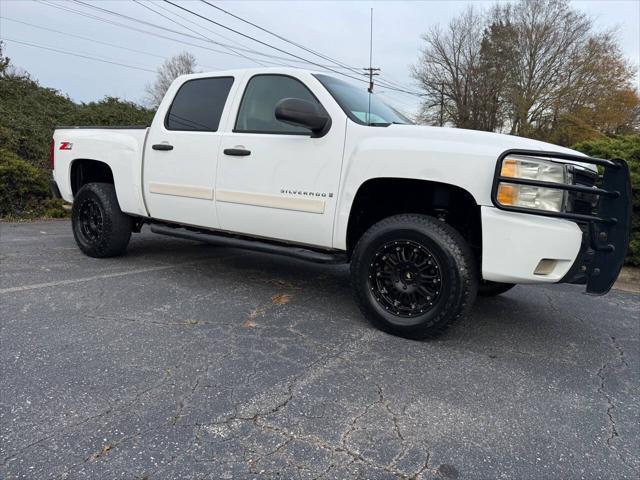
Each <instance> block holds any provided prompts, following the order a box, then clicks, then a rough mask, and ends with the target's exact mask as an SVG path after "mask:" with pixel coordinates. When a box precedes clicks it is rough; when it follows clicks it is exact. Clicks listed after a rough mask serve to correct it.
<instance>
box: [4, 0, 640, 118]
mask: <svg viewBox="0 0 640 480" xmlns="http://www.w3.org/2000/svg"><path fill="white" fill-rule="evenodd" d="M82 1H84V2H88V3H90V4H91V5H94V6H99V7H102V8H104V9H109V10H112V11H114V12H118V13H121V14H124V15H129V16H131V17H134V18H135V19H137V20H138V21H137V22H132V21H130V20H127V19H124V18H121V17H116V16H113V15H111V14H109V13H106V12H100V11H98V10H95V9H92V8H91V7H89V6H84V5H80V4H78V3H74V2H73V1H61V0H44V2H36V1H31V0H0V16H1V17H2V18H1V19H0V37H1V38H3V39H6V40H7V42H6V53H7V54H8V56H9V57H11V59H12V62H13V63H14V65H16V66H18V67H21V68H23V69H25V70H27V71H28V72H30V73H31V75H32V76H33V77H34V78H36V79H37V80H38V81H40V83H41V84H42V85H44V86H47V87H53V88H56V89H58V90H60V91H61V92H64V93H66V94H68V95H69V96H70V97H71V98H72V99H73V100H76V101H85V102H86V101H91V100H97V99H100V98H102V97H104V96H105V95H110V96H118V97H121V98H126V99H128V100H133V101H137V102H140V101H142V100H143V98H144V92H143V90H144V86H145V84H147V83H149V82H151V81H152V80H153V78H154V73H153V71H154V70H155V69H156V68H157V66H158V65H159V64H160V63H162V60H163V58H168V57H171V56H172V55H175V54H176V53H178V52H180V51H183V50H188V51H190V52H191V53H193V54H194V55H195V57H196V58H197V61H198V65H199V70H221V69H228V68H238V67H249V66H257V64H256V63H255V62H254V61H252V60H248V59H246V58H242V57H238V56H234V55H235V53H234V54H233V55H230V54H228V53H229V50H228V49H226V48H225V47H221V46H219V45H213V44H211V43H209V44H207V43H205V42H203V41H201V40H198V39H193V38H191V39H190V38H187V37H181V36H180V35H179V34H175V33H172V32H169V31H164V32H163V31H162V30H158V29H156V28H154V27H152V26H149V25H145V24H144V23H142V22H145V21H146V22H151V23H154V24H157V25H161V26H163V27H166V28H168V29H172V30H180V31H183V32H186V33H188V34H189V35H196V33H194V32H190V31H188V30H186V29H184V28H183V27H181V26H179V25H176V24H175V23H172V22H171V21H170V20H168V19H166V18H163V17H162V16H160V15H158V14H157V13H154V12H152V11H150V10H148V9H146V8H144V6H141V5H139V4H136V3H134V2H133V1H129V0H103V1H95V0H82ZM172 1H174V2H177V3H179V4H180V5H182V6H184V7H185V8H188V9H190V10H193V11H195V12H197V13H199V14H201V15H203V16H205V17H208V18H211V19H213V20H216V21H218V22H220V23H223V24H225V25H227V26H229V27H231V28H234V29H236V30H239V31H242V32H243V33H246V34H248V35H251V36H255V37H257V38H259V39H261V40H263V41H265V42H267V43H271V44H273V45H275V46H278V47H280V48H282V49H285V50H287V51H291V52H294V53H296V54H297V55H299V56H301V57H305V58H309V59H312V58H313V59H314V60H316V61H318V62H321V63H327V62H325V61H324V60H321V59H318V58H317V57H313V56H312V55H311V54H309V53H307V52H304V51H301V50H297V49H295V47H293V46H291V45H289V44H286V43H283V42H281V41H279V40H278V39H275V38H273V37H271V36H269V35H267V34H265V33H263V32H260V31H258V30H256V29H255V28H253V27H251V26H249V25H247V24H245V23H242V22H240V21H238V20H236V19H234V18H232V17H229V16H227V15H225V14H224V13H222V12H220V11H217V10H215V9H214V8H212V7H210V6H208V5H205V4H204V3H201V2H199V1H195V0H193V1H183V0H172ZM45 2H46V3H45ZM47 3H48V4H49V5H47ZM145 3H146V1H145ZM212 3H215V4H217V5H220V6H221V7H223V8H225V9H226V10H228V11H230V12H232V13H234V14H236V15H238V16H241V17H243V18H245V19H247V20H250V21H252V22H254V23H256V24H258V25H260V26H262V27H264V28H267V29H269V30H272V31H274V32H277V33H278V34H280V35H282V36H284V37H287V38H288V39H291V40H294V41H296V42H298V43H300V44H303V45H305V46H307V47H309V48H311V49H313V50H316V51H319V52H321V53H323V54H325V55H328V56H330V57H332V58H334V59H338V60H340V61H341V62H344V63H345V64H348V65H350V66H354V67H364V66H367V64H368V62H369V14H370V8H372V7H373V9H374V39H373V44H374V48H373V57H374V59H373V63H374V66H377V67H380V68H382V73H383V76H382V77H381V78H385V79H387V80H392V81H394V82H396V83H397V84H402V85H404V86H406V87H407V88H409V89H415V88H416V87H415V86H414V85H413V84H412V80H411V78H410V76H409V66H410V65H411V64H413V63H414V62H415V61H416V59H417V56H418V50H419V48H420V46H421V41H420V35H421V33H422V32H424V31H425V30H426V29H427V28H429V27H430V26H431V25H434V24H438V23H440V24H446V23H447V22H448V21H449V20H450V19H451V18H452V17H454V16H456V15H458V14H459V13H460V12H461V11H462V10H463V9H464V8H465V7H466V6H467V5H469V4H473V5H476V6H478V7H479V8H486V7H487V6H489V5H491V4H492V3H494V2H491V1H480V0H477V1H457V0H450V1H436V0H433V1H424V2H402V1H394V2H371V1H351V2H350V1H341V2H328V1H316V2H292V1H291V2H284V1H280V2H273V1H233V2H231V1H227V2H214V1H213V0H212ZM572 3H573V5H574V7H575V8H578V9H580V10H582V11H584V12H586V13H587V14H589V15H590V16H592V17H593V18H594V20H595V21H596V25H597V27H598V28H600V29H609V28H617V29H618V33H619V39H620V43H621V46H622V49H623V52H624V54H625V55H626V56H627V57H628V58H629V60H630V61H631V62H633V63H634V64H635V65H638V64H639V63H640V0H603V1H599V0H580V1H578V0H576V1H574V2H572ZM52 4H53V5H54V6H51V5H52ZM147 5H149V6H150V7H152V8H154V9H155V10H157V11H159V12H161V13H163V14H166V15H168V16H170V17H171V18H173V19H174V20H176V21H179V22H181V23H183V24H184V25H186V26H188V27H189V28H192V29H194V30H196V31H197V32H200V34H201V35H205V36H206V37H208V38H210V39H211V40H215V41H218V42H222V43H227V44H233V45H240V46H244V47H246V48H250V49H256V50H259V51H261V52H264V53H269V54H272V55H278V56H282V55H283V54H281V53H279V52H277V51H275V50H272V49H269V48H268V47H265V46H264V45H260V44H258V43H255V42H252V41H251V40H248V39H246V38H242V37H239V36H238V35H236V34H234V33H232V32H229V31H225V30H224V29H223V28H220V27H218V26H216V25H213V24H211V23H208V22H206V21H205V20H201V19H198V18H197V17H194V16H191V15H190V14H189V13H186V12H184V11H181V10H179V9H177V8H175V7H173V6H172V5H169V4H167V3H164V2H149V3H147ZM60 7H62V8H67V9H73V10H77V11H82V12H85V13H88V14H90V15H93V16H98V17H101V18H104V19H108V20H109V21H112V22H119V23H122V24H126V25H127V26H129V27H133V28H137V29H140V30H146V31H151V32H156V33H158V34H160V35H166V36H171V37H174V38H176V39H180V40H182V41H185V42H190V43H194V44H198V45H205V46H206V45H208V47H207V48H211V49H214V50H219V51H220V53H219V52H214V51H211V50H207V49H202V48H196V47H193V46H190V45H184V44H181V43H180V42H176V41H171V40H167V39H164V38H159V37H157V36H151V35H148V34H145V33H142V32H140V31H134V30H132V29H131V28H123V27H121V26H117V25H113V24H110V23H104V22H101V21H99V20H96V19H92V18H87V17H83V16H80V15H78V14H76V13H72V12H70V11H65V10H63V9H61V8H60ZM161 8H164V9H166V10H162V9H161ZM168 10H169V11H173V12H174V13H173V14H171V15H170V14H169V12H168ZM181 16H182V17H184V19H183V18H180V17H181ZM185 19H188V20H191V21H196V22H198V24H199V25H201V27H198V26H196V25H194V24H192V23H188V22H187V20H185ZM16 20H19V21H21V22H27V23H29V24H32V25H36V26H38V27H46V28H48V29H54V30H58V31H60V32H65V33H67V34H73V35H77V36H81V37H86V38H87V39H93V40H95V41H99V42H107V43H110V44H114V45H117V46H121V47H126V48H129V49H134V50H138V51H139V52H133V51H130V50H125V49H121V48H116V47H113V46H108V45H104V44H100V43H96V42H91V41H89V40H87V39H81V38H75V37H72V36H69V35H64V34H61V33H56V32H52V31H48V30H43V29H42V28H36V27H33V26H29V25H26V24H24V23H18V22H16ZM205 29H209V30H205ZM11 40H14V41H15V40H18V41H21V42H28V43H32V44H35V45H38V46H41V47H47V48H51V49H56V50H64V51H68V52H73V53H76V54H81V55H85V56H88V57H92V58H101V59H103V60H108V61H112V62H116V63H121V64H126V65H129V66H135V67H138V68H141V69H143V70H136V69H132V68H126V67H124V66H119V65H113V64H108V63H100V62H97V61H94V60H90V59H85V58H79V57H75V56H69V55H65V54H62V53H59V52H54V51H50V50H44V49H42V48H38V47H34V46H28V45H23V44H19V43H15V42H14V41H11ZM221 52H227V54H224V53H221ZM236 52H238V51H237V50H236ZM231 53H232V52H231ZM246 55H247V56H250V57H254V58H263V59H264V57H258V56H257V55H255V54H251V53H246ZM271 60H272V61H274V62H283V61H282V60H280V59H273V58H272V59H271ZM283 63H284V62H283ZM286 63H291V62H290V61H286ZM311 68H314V69H315V67H311ZM146 70H150V71H146ZM378 91H379V92H381V94H382V95H383V96H385V97H386V98H387V100H388V101H389V103H392V104H394V105H395V106H397V107H399V108H401V109H402V110H404V111H406V112H407V113H412V112H414V111H415V109H416V107H417V103H418V100H417V98H416V97H415V96H411V95H407V94H401V93H397V92H395V93H394V92H391V91H389V90H388V89H385V88H383V87H380V88H378Z"/></svg>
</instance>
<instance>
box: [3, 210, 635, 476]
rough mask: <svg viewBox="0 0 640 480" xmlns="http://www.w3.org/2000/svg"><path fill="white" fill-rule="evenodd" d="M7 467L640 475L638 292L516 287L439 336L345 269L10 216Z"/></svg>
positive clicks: (141, 472)
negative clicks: (87, 246)
mask: <svg viewBox="0 0 640 480" xmlns="http://www.w3.org/2000/svg"><path fill="white" fill-rule="evenodd" d="M0 245H1V252H0V253H1V271H0V275H1V276H0V278H1V283H0V302H1V312H2V313H1V321H0V322H1V332H0V342H1V348H0V355H1V358H0V362H1V369H2V371H1V373H2V375H1V387H0V388H1V398H0V400H1V405H0V419H1V428H2V431H1V437H0V447H1V452H0V454H1V458H0V461H1V462H2V463H1V465H0V478H4V479H14V478H33V479H46V478H61V479H62V478H69V479H71V478H74V479H75V478H82V479H111V478H114V479H115V478H123V479H132V478H140V479H142V478H144V479H174V478H175V479H196V478H208V479H231V478H233V479H245V478H246V479H248V478H286V479H297V478H302V479H307V478H309V479H311V478H322V479H329V478H331V479H348V478H358V479H365V478H366V479H382V478H425V479H431V478H440V479H456V478H460V479H463V478H465V479H467V478H469V479H485V478H486V479H489V478H499V479H508V478H513V479H527V478H534V479H537V478H563V479H574V478H575V479H578V478H586V479H608V478H612V479H614V478H615V479H622V478H638V477H639V476H640V386H639V385H640V345H639V337H640V319H639V312H640V295H639V294H634V293H627V292H621V291H612V293H610V294H609V295H607V296H605V297H599V298H593V297H588V296H586V295H583V294H582V289H581V287H577V286H569V285H560V286H551V287H525V286H519V287H516V288H515V289H513V290H512V291H510V292H508V293H507V294H505V295H504V296H502V297H497V298H492V299H479V300H478V301H477V304H476V306H475V308H474V310H473V312H472V315H471V316H470V317H469V318H466V319H465V320H464V321H462V322H460V323H459V324H457V325H456V326H455V327H454V328H453V329H451V330H450V331H449V332H448V333H447V334H446V335H445V336H444V337H442V338H440V339H438V340H437V341H429V342H415V341H409V340H404V339H400V338H395V337H392V336H389V335H387V334H384V333H381V332H379V331H377V330H375V329H373V328H372V327H370V326H369V325H368V324H367V323H366V322H365V320H364V319H363V318H362V317H361V315H360V314H359V312H358V311H357V308H356V307H355V304H354V302H353V301H352V299H351V294H350V291H349V284H348V271H347V269H346V268H345V267H336V266H321V265H314V264H309V263H304V262H301V261H297V260H292V259H287V258H283V257H276V256H269V255H264V254H257V253H251V252H244V251H240V250H232V249H225V248H217V247H212V246H205V245H199V244H197V243H194V242H189V241H180V240H176V239H171V238H166V237H160V236H154V235H152V234H150V233H142V234H139V235H136V236H134V237H133V239H132V243H131V245H130V249H129V252H128V254H127V256H125V257H121V258H114V259H107V260H97V259H92V258H88V257H85V256H83V255H82V254H81V253H80V251H79V250H77V249H76V247H75V244H74V241H73V237H72V235H71V231H70V226H69V223H68V222H67V221H55V222H37V223H24V224H11V223H4V224H2V225H1V226H0Z"/></svg>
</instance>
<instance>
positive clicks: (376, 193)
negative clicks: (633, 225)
mask: <svg viewBox="0 0 640 480" xmlns="http://www.w3.org/2000/svg"><path fill="white" fill-rule="evenodd" d="M51 162H52V165H53V179H54V182H55V190H56V191H58V192H59V194H60V195H61V196H62V198H64V199H65V200H66V201H68V202H73V210H72V211H73V213H72V226H73V233H74V236H75V239H76V242H77V244H78V246H79V248H80V249H81V250H82V251H83V252H84V253H85V254H87V255H89V256H92V257H109V256H114V255H120V254H123V253H124V252H125V250H126V248H127V244H128V242H129V239H130V237H131V234H132V232H139V231H140V229H141V227H142V226H143V225H144V224H149V225H150V228H151V230H152V231H153V232H155V233H158V234H165V235H171V236H175V237H181V238H186V239H195V240H200V241H204V242H210V243H215V244H219V245H228V246H233V247H242V248H251V249H254V250H260V251H263V252H270V253H274V254H280V255H289V256H293V257H297V258H301V259H304V260H310V261H316V262H325V263H349V264H350V271H351V278H352V285H353V290H354V293H355V299H356V301H357V303H358V305H359V307H360V309H361V310H362V312H363V314H364V315H365V316H366V317H367V318H368V319H369V320H370V321H371V322H372V323H373V324H374V325H376V326H377V327H379V328H381V329H383V330H385V331H387V332H391V333H393V334H397V335H401V336H404V337H408V338H425V337H429V336H433V335H435V334H438V333H440V332H442V331H443V330H444V329H445V328H446V327H447V326H448V325H449V324H451V323H452V322H453V321H454V320H456V319H457V318H459V317H460V316H462V315H464V314H465V312H467V311H468V309H469V308H470V307H471V305H472V304H473V302H474V300H475V297H476V295H477V294H478V293H479V294H481V295H496V294H500V293H503V292H505V291H507V290H508V289H509V288H511V287H513V286H514V285H515V284H518V283H539V284H541V283H560V282H566V283H579V284H586V291H587V292H588V293H591V294H604V293H606V292H608V291H609V289H610V288H611V286H612V284H613V282H614V281H615V279H616V277H617V275H618V273H619V271H620V268H621V266H622V263H623V260H624V256H625V252H626V249H627V245H628V242H629V233H630V215H631V187H630V181H629V171H628V167H627V164H626V163H625V161H624V160H620V159H613V160H604V159H596V158H590V157H587V156H585V155H582V154H580V153H578V152H575V151H573V150H569V149H567V148H562V147H558V146H554V145H550V144H547V143H542V142H539V141H536V140H531V139H526V138H519V137H515V136H509V135H501V134H496V133H489V132H479V131H469V130H461V129H455V128H438V127H426V126H418V125H413V124H411V122H410V121H409V120H407V119H406V118H405V117H404V116H403V115H401V114H400V113H398V112H397V111H396V110H394V109H393V108H390V107H389V106H387V105H386V104H384V103H383V102H382V101H380V100H379V99H378V98H377V97H376V95H375V94H371V95H370V94H369V93H368V92H367V90H366V89H365V88H364V87H362V86H359V85H353V84H351V83H348V82H345V81H343V80H341V79H338V78H335V77H333V76H330V75H327V74H324V73H316V72H310V71H306V70H299V69H290V68H276V69H246V70H231V71H223V72H214V73H198V74H193V75H185V76H181V77H178V78H177V79H176V80H175V81H174V82H173V83H172V85H171V86H170V88H169V89H168V91H167V93H166V95H165V97H164V99H163V101H162V103H161V104H160V106H159V108H158V110H157V112H156V115H155V118H154V120H153V122H152V124H151V125H150V126H149V127H146V126H142V127H135V126H133V127H118V128H100V127H60V128H57V129H56V130H55V133H54V135H53V140H52V145H51Z"/></svg>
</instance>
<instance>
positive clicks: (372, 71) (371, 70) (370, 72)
mask: <svg viewBox="0 0 640 480" xmlns="http://www.w3.org/2000/svg"><path fill="white" fill-rule="evenodd" d="M363 70H364V71H365V72H367V73H365V75H369V87H368V88H367V91H368V92H369V110H368V112H367V125H371V94H372V93H373V77H374V76H376V75H380V74H379V73H378V72H379V71H380V69H379V68H373V8H371V27H370V37H369V68H363Z"/></svg>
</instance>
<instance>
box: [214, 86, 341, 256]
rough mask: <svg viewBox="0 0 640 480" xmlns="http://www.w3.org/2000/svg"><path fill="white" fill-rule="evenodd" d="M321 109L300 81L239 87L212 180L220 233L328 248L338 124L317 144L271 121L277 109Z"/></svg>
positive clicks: (338, 149) (336, 172) (337, 168)
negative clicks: (287, 102)
mask: <svg viewBox="0 0 640 480" xmlns="http://www.w3.org/2000/svg"><path fill="white" fill-rule="evenodd" d="M285 98H299V99H302V100H307V101H309V102H316V103H317V104H320V102H319V100H318V99H317V97H316V95H314V93H313V92H312V91H311V89H310V88H309V87H308V86H307V85H305V83H303V81H302V80H301V79H299V78H295V77H293V76H289V75H282V74H258V75H254V76H252V77H251V78H249V79H248V80H247V81H246V87H245V89H244V94H243V95H242V99H241V100H240V104H239V106H238V109H237V112H238V113H237V115H236V118H235V122H234V124H233V130H232V131H230V132H227V133H225V134H224V135H223V136H222V141H221V148H220V157H219V160H218V174H217V180H216V189H215V192H216V210H217V213H218V219H219V221H220V227H221V228H222V229H224V230H228V231H233V232H239V233H244V234H248V235H253V236H258V237H267V238H275V239H283V240H287V241H293V242H297V243H303V244H309V245H314V246H322V247H331V246H332V236H333V220H334V215H335V211H336V201H337V193H338V186H339V182H340V170H341V166H342V155H343V146H344V136H345V128H344V124H342V125H340V124H338V123H337V122H336V123H334V124H333V125H332V126H331V128H330V129H329V131H328V132H327V133H326V134H325V135H323V136H322V137H319V138H312V136H311V134H310V131H309V130H307V129H305V128H302V127H298V126H293V125H289V124H287V123H284V122H281V121H279V120H277V119H276V118H275V114H274V112H275V106H276V104H277V103H278V102H279V101H280V100H283V99H285Z"/></svg>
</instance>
